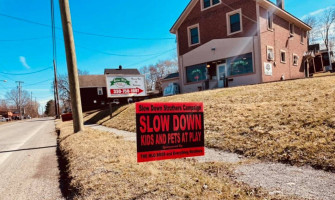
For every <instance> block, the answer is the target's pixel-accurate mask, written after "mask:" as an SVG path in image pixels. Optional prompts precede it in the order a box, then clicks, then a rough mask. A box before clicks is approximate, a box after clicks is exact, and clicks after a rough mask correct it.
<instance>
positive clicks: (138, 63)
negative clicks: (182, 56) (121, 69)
mask: <svg viewBox="0 0 335 200" xmlns="http://www.w3.org/2000/svg"><path fill="white" fill-rule="evenodd" d="M175 49H176V48H173V49H170V50H168V51H165V52H163V53H161V54H159V55H157V56H153V57H150V58H148V59H145V60H142V61H140V62H137V63H133V64H130V65H127V66H126V67H132V66H134V65H139V64H142V63H144V62H146V61H148V60H152V59H155V58H158V57H159V56H161V55H164V54H166V53H169V52H171V51H172V50H175Z"/></svg>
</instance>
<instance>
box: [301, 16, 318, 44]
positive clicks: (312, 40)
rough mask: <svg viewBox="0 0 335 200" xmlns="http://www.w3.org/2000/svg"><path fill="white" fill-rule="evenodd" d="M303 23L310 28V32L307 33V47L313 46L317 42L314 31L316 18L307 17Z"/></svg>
mask: <svg viewBox="0 0 335 200" xmlns="http://www.w3.org/2000/svg"><path fill="white" fill-rule="evenodd" d="M304 22H305V23H306V24H308V25H309V26H310V27H312V30H311V31H308V32H307V38H308V45H310V44H314V43H315V42H316V41H317V33H316V30H315V27H316V25H317V21H316V18H315V17H314V16H308V17H307V18H306V19H305V20H304Z"/></svg>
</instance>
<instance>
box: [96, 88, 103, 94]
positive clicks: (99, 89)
mask: <svg viewBox="0 0 335 200" xmlns="http://www.w3.org/2000/svg"><path fill="white" fill-rule="evenodd" d="M97 90H98V91H97V92H98V96H102V95H104V90H103V89H102V87H98V89H97ZM99 91H101V94H100V93H99Z"/></svg>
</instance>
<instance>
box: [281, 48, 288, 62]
mask: <svg viewBox="0 0 335 200" xmlns="http://www.w3.org/2000/svg"><path fill="white" fill-rule="evenodd" d="M282 53H284V54H285V60H283V59H282V58H283V57H282ZM286 60H287V54H286V51H284V50H280V62H281V63H284V64H285V63H286Z"/></svg>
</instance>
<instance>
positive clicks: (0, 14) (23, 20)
mask: <svg viewBox="0 0 335 200" xmlns="http://www.w3.org/2000/svg"><path fill="white" fill-rule="evenodd" d="M0 16H2V17H7V18H10V19H14V20H17V21H22V22H26V23H30V24H35V25H39V26H43V27H51V26H50V25H49V24H43V23H40V22H35V21H31V20H27V19H23V18H19V17H14V16H10V15H7V14H4V13H0ZM56 29H60V30H61V29H62V28H60V27H56ZM73 32H75V33H79V34H82V35H89V36H96V37H105V38H113V39H122V40H175V38H168V37H165V38H140V37H124V36H113V35H104V34H98V33H91V32H84V31H77V30H73Z"/></svg>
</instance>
